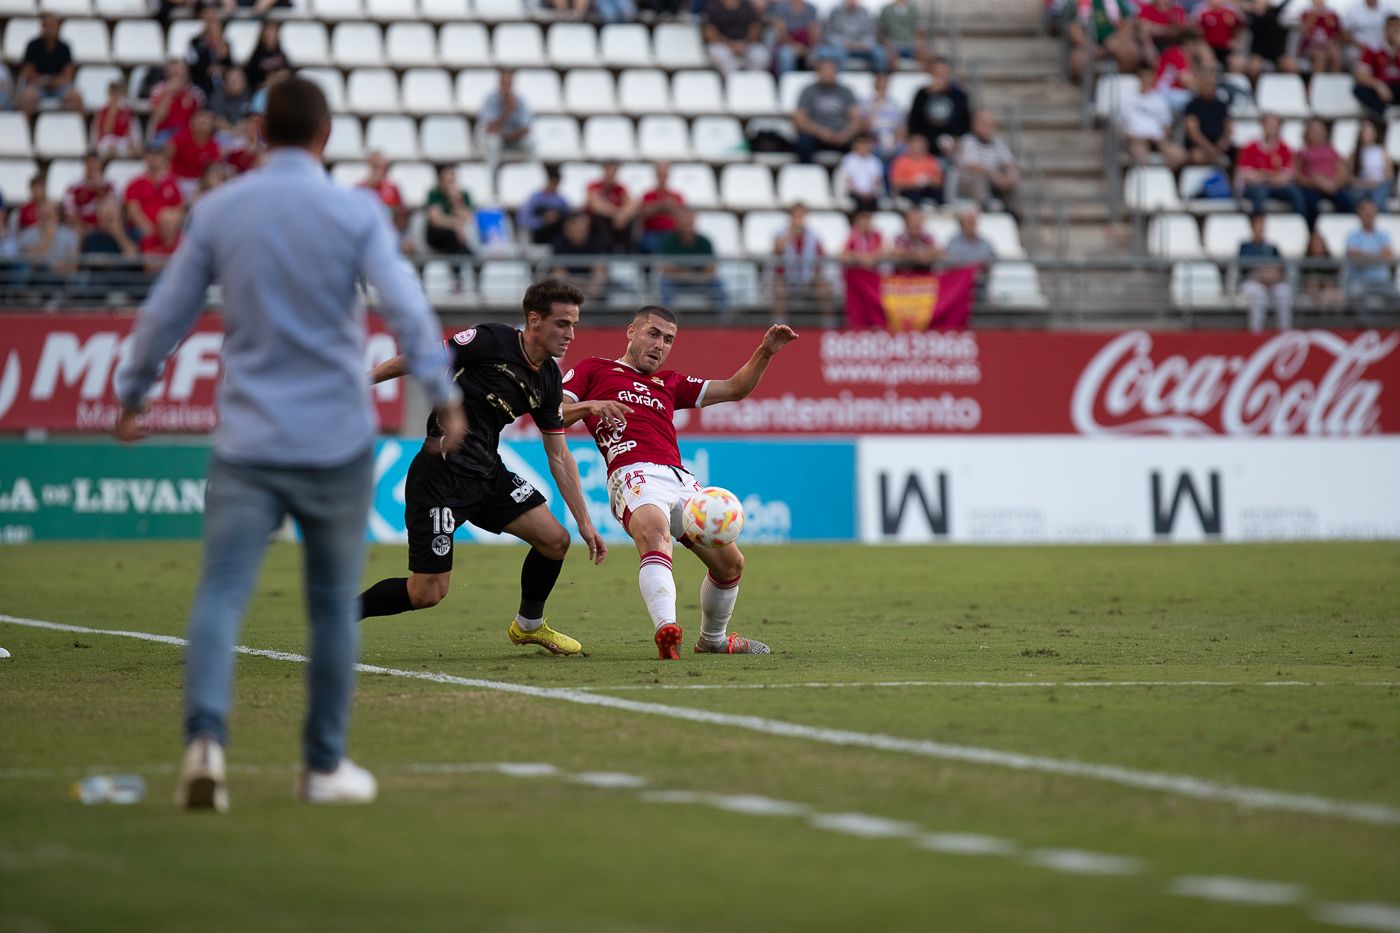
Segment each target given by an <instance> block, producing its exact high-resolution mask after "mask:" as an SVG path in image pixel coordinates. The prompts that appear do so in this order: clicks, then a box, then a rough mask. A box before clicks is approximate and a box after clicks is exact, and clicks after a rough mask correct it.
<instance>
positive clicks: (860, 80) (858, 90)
mask: <svg viewBox="0 0 1400 933" xmlns="http://www.w3.org/2000/svg"><path fill="white" fill-rule="evenodd" d="M837 80H838V81H840V82H841V83H842V84H844V85H846V87H848V88H850V89H851V93H853V94H855V95H856V100H858V101H863V100H866V99H868V98H869V97H870V96H871V95H873V94H874V93H875V74H874V72H870V71H845V72H842V73H841V75H840V77H839V78H837ZM891 80H893V79H891ZM905 109H908V108H905Z"/></svg>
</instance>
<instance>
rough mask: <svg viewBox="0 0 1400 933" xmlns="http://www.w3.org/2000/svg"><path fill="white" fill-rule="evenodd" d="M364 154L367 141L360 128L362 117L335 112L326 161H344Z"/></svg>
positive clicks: (326, 151)
mask: <svg viewBox="0 0 1400 933" xmlns="http://www.w3.org/2000/svg"><path fill="white" fill-rule="evenodd" d="M364 154H365V141H364V134H363V133H362V132H361V128H360V118H359V117H352V116H350V115H349V114H344V113H337V114H334V115H333V116H332V117H331V135H330V138H329V139H327V140H326V149H325V152H324V156H325V159H326V161H327V162H343V161H346V160H347V159H359V158H363V157H364Z"/></svg>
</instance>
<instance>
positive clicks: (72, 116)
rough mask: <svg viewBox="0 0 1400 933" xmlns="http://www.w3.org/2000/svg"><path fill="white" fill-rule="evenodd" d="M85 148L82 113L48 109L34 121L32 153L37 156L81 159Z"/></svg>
mask: <svg viewBox="0 0 1400 933" xmlns="http://www.w3.org/2000/svg"><path fill="white" fill-rule="evenodd" d="M87 148H88V146H87V126H86V125H85V124H84V123H83V115H82V114H80V113H60V112H56V111H50V112H48V113H41V114H39V117H38V119H36V120H35V121H34V154H35V155H37V156H38V157H39V158H41V159H61V158H65V157H66V158H70V159H81V158H82V157H83V155H84V154H85V153H86V152H87Z"/></svg>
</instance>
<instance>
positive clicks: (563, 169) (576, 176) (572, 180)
mask: <svg viewBox="0 0 1400 933" xmlns="http://www.w3.org/2000/svg"><path fill="white" fill-rule="evenodd" d="M601 177H603V166H601V165H599V164H598V163H597V162H565V163H564V164H562V165H560V166H559V193H560V194H562V195H563V196H564V200H565V201H568V202H569V203H570V204H577V205H578V207H579V209H580V210H582V209H583V207H584V204H585V202H587V200H588V186H589V185H591V184H593V183H594V182H595V181H597V180H598V179H599V178H601ZM629 193H630V194H631V195H632V196H633V197H639V196H640V192H636V191H631V192H629Z"/></svg>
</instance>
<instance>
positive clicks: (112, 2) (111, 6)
mask: <svg viewBox="0 0 1400 933" xmlns="http://www.w3.org/2000/svg"><path fill="white" fill-rule="evenodd" d="M93 6H94V8H95V10H96V12H97V15H98V16H101V17H102V18H103V19H130V18H132V17H142V16H149V15H150V13H151V9H150V6H149V5H148V4H147V3H146V0H97V2H96V3H95V4H93Z"/></svg>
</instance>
